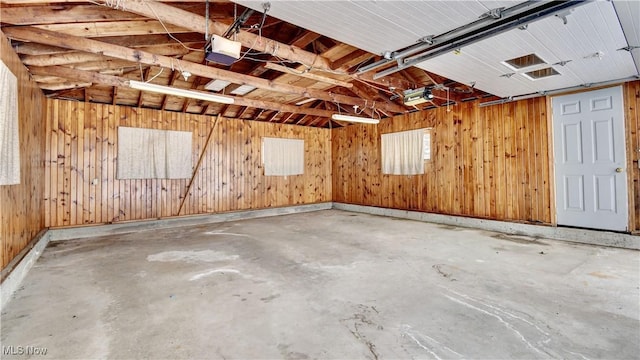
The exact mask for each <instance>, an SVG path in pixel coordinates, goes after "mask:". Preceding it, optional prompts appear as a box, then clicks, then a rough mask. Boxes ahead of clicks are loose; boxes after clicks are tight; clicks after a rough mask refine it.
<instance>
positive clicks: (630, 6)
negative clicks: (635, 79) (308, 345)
mask: <svg viewBox="0 0 640 360" xmlns="http://www.w3.org/2000/svg"><path fill="white" fill-rule="evenodd" d="M613 6H614V7H615V10H616V13H617V14H618V18H619V19H620V24H621V25H622V29H623V30H624V34H625V36H626V38H627V42H628V43H629V45H631V46H640V1H637V0H632V1H619V0H616V1H614V2H613ZM631 53H632V54H633V58H634V60H635V63H636V71H640V48H637V49H634V50H632V52H631Z"/></svg>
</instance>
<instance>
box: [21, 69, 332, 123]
mask: <svg viewBox="0 0 640 360" xmlns="http://www.w3.org/2000/svg"><path fill="white" fill-rule="evenodd" d="M29 70H30V71H31V72H32V73H36V74H40V75H52V76H59V77H64V78H67V79H75V80H77V81H88V82H93V83H100V84H103V85H108V86H128V82H129V80H128V79H124V78H121V77H118V76H111V75H103V74H98V73H93V72H88V71H81V70H75V69H69V68H65V67H61V66H50V67H32V68H30V69H29ZM145 77H146V75H145ZM194 91H195V90H194ZM142 93H143V92H141V95H140V98H142ZM234 100H235V105H238V106H248V107H253V108H263V109H270V110H276V111H281V112H288V113H298V114H309V115H314V116H323V117H327V116H331V114H333V113H332V112H330V111H326V110H320V109H312V108H301V107H299V106H294V105H287V104H281V103H276V102H271V101H264V100H255V99H249V98H245V97H234Z"/></svg>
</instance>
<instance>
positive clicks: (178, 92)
mask: <svg viewBox="0 0 640 360" xmlns="http://www.w3.org/2000/svg"><path fill="white" fill-rule="evenodd" d="M129 87H130V88H132V89H136V90H143V91H150V92H155V93H160V94H166V95H174V96H181V97H186V98H191V99H199V100H205V101H213V102H217V103H221V104H233V103H234V99H233V98H232V97H228V96H221V95H216V94H209V93H206V92H202V91H194V90H188V89H180V88H174V87H169V86H164V85H158V84H152V83H146V82H142V81H136V80H129Z"/></svg>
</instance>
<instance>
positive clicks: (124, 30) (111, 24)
mask: <svg viewBox="0 0 640 360" xmlns="http://www.w3.org/2000/svg"><path fill="white" fill-rule="evenodd" d="M33 27H37V28H39V29H45V30H49V31H55V32H57V33H62V34H69V35H75V36H82V37H103V36H132V35H151V34H166V33H167V31H168V32H170V33H172V34H175V33H185V32H192V30H189V29H185V28H182V27H179V26H175V25H171V24H165V25H164V26H162V24H161V23H160V22H159V21H156V20H139V21H108V22H89V23H68V24H45V25H34V26H33ZM165 27H166V29H165ZM3 31H4V28H3Z"/></svg>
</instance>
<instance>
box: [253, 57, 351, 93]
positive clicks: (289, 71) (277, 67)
mask: <svg viewBox="0 0 640 360" xmlns="http://www.w3.org/2000/svg"><path fill="white" fill-rule="evenodd" d="M264 67H265V68H267V69H271V70H276V71H280V72H283V73H287V74H291V75H295V76H300V77H303V78H307V79H312V80H316V81H320V82H324V83H327V84H333V85H336V86H342V87H346V88H349V89H350V88H352V87H353V84H351V83H350V82H346V81H341V80H338V79H333V78H330V77H327V76H322V75H317V74H313V73H310V72H308V71H305V70H297V69H292V68H288V67H286V66H282V65H278V64H275V63H266V64H265V65H264Z"/></svg>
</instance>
